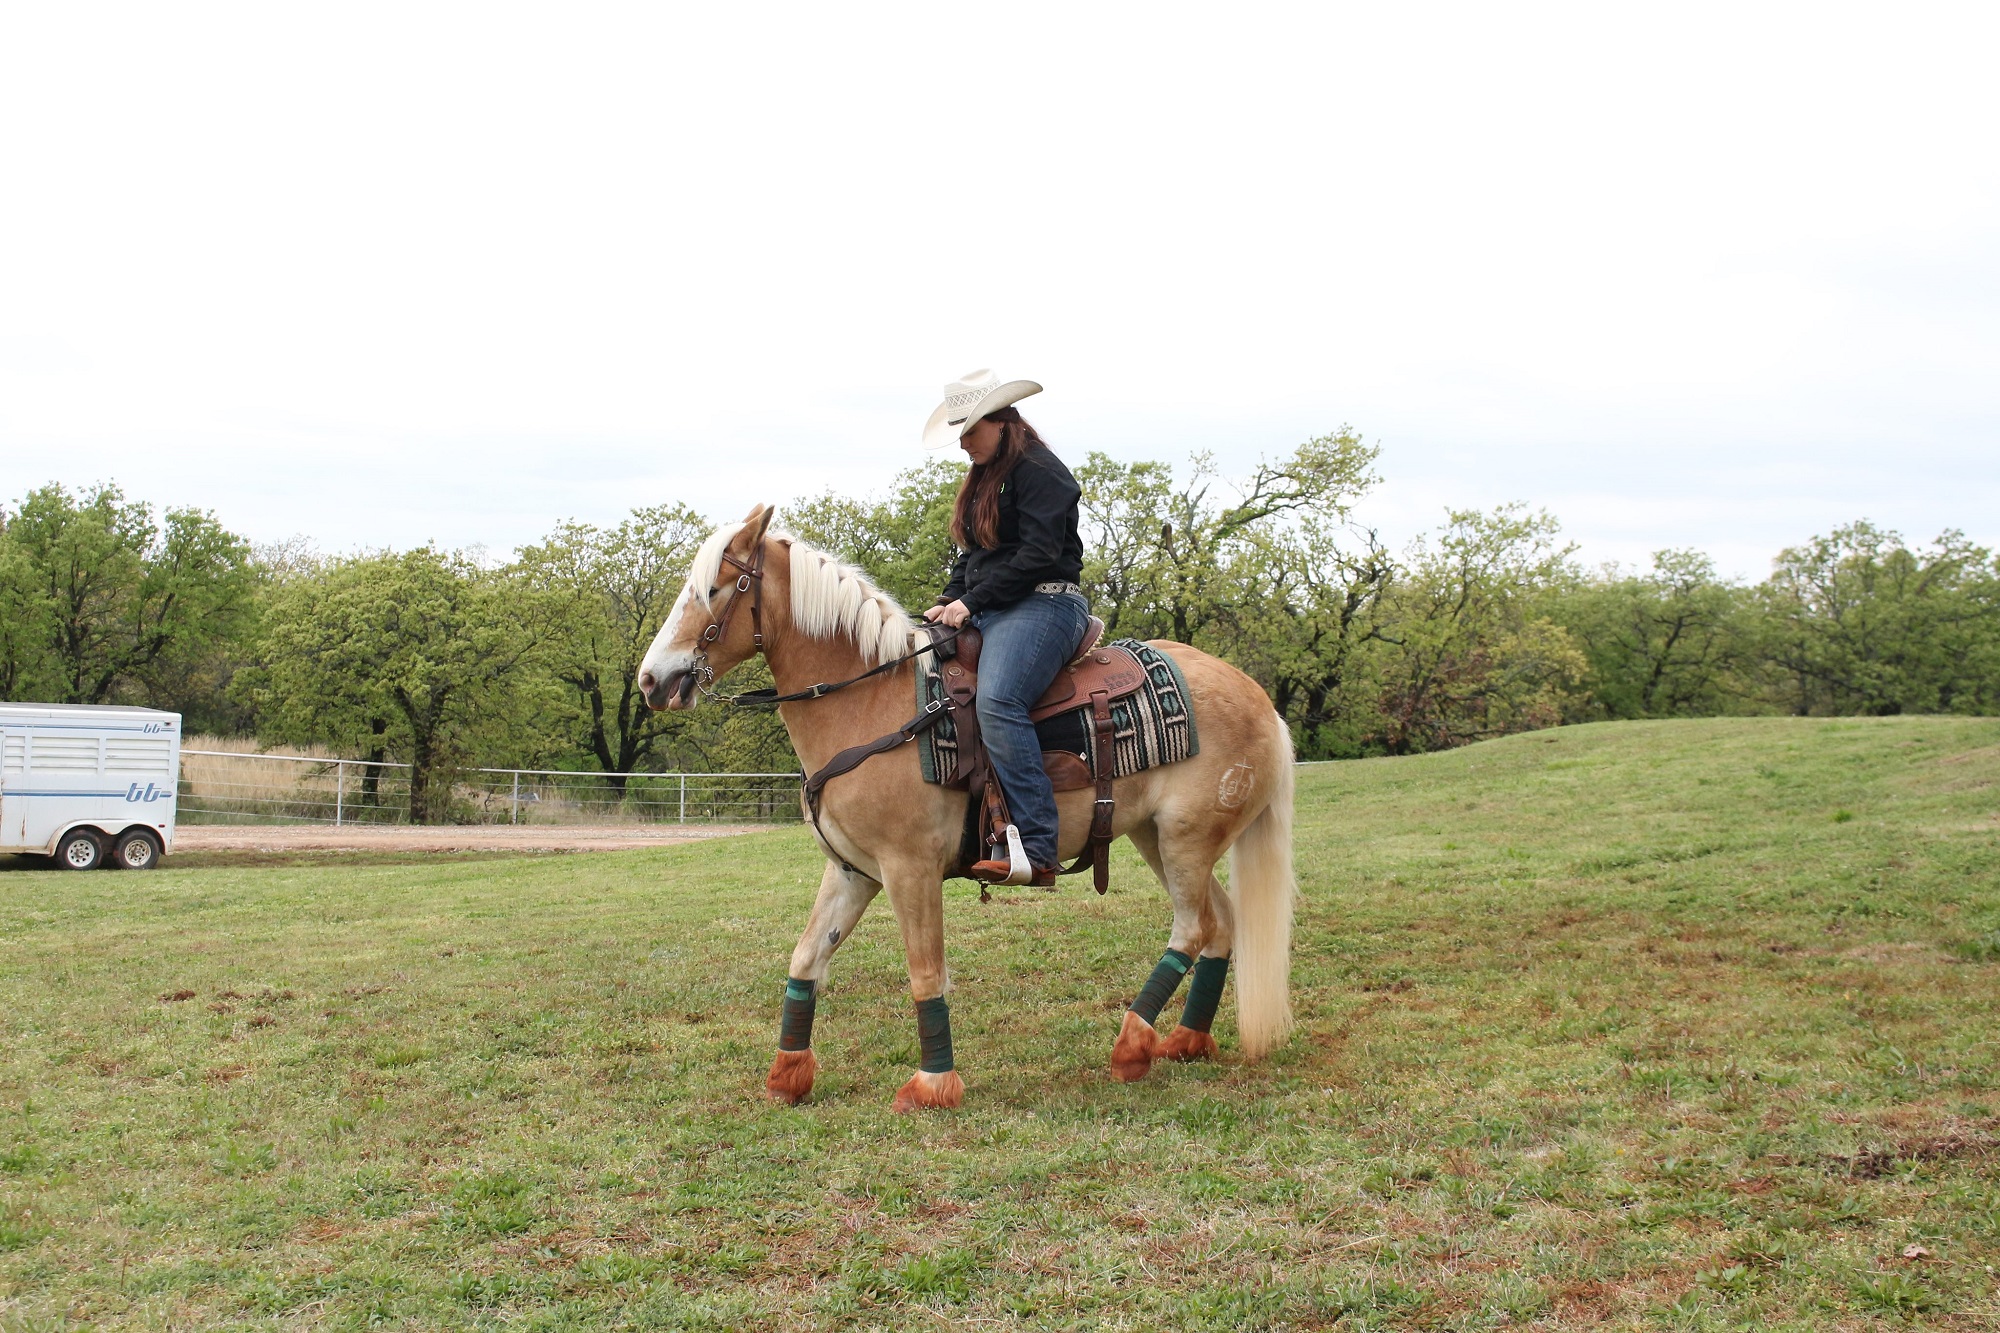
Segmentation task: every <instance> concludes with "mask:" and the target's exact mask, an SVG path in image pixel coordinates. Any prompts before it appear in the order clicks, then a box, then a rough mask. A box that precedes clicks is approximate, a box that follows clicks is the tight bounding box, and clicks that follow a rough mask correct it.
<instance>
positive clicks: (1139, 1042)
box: [1111, 1009, 1160, 1083]
mask: <svg viewBox="0 0 2000 1333" xmlns="http://www.w3.org/2000/svg"><path fill="white" fill-rule="evenodd" d="M1159 1049H1160V1034H1159V1033H1157V1032H1155V1031H1154V1030H1153V1025H1152V1024H1151V1023H1148V1022H1147V1021H1146V1020H1145V1019H1143V1018H1141V1017H1139V1015H1137V1014H1135V1013H1133V1012H1132V1011H1131V1010H1130V1009H1127V1010H1126V1011H1125V1023H1124V1026H1122V1027H1120V1028H1119V1029H1118V1042H1117V1044H1116V1045H1115V1046H1113V1047H1112V1048H1111V1077H1113V1078H1115V1079H1117V1080H1118V1081H1119V1082H1120V1083H1137V1082H1138V1081H1139V1080H1140V1079H1142V1078H1144V1077H1146V1071H1147V1070H1149V1069H1151V1068H1152V1067H1153V1057H1154V1056H1155V1054H1156V1053H1157V1052H1158V1051H1159Z"/></svg>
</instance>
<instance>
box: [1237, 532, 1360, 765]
mask: <svg viewBox="0 0 2000 1333" xmlns="http://www.w3.org/2000/svg"><path fill="white" fill-rule="evenodd" d="M1397 574H1398V566H1397V564H1396V560H1395V557H1394V556H1392V555H1391V554H1390V553H1389V551H1388V550H1387V549H1386V548H1385V547H1384V546H1383V544H1382V540H1381V536H1380V534H1378V533H1377V532H1376V531H1375V530H1374V529H1372V528H1367V527H1364V526H1361V525H1359V524H1356V523H1352V522H1341V521H1338V520H1329V519H1322V518H1319V517H1317V516H1309V517H1306V518H1303V519H1301V520H1300V521H1298V522H1297V523H1295V524H1289V525H1286V526H1283V527H1278V528H1275V529H1273V530H1272V531H1270V532H1269V533H1266V534H1263V535H1261V536H1259V537H1258V538H1257V539H1255V540H1253V541H1248V542H1245V543H1243V544H1242V545H1241V547H1240V549H1239V550H1238V552H1237V555H1236V558H1235V560H1234V561H1232V565H1231V568H1230V569H1229V571H1228V581H1229V582H1230V583H1231V584H1232V585H1234V586H1235V587H1236V588H1237V589H1238V590H1239V593H1240V595H1239V596H1237V597H1235V598H1233V599H1231V600H1230V601H1229V602H1227V603H1226V604H1225V605H1224V606H1223V608H1222V610H1221V612H1220V613H1219V614H1218V616H1217V618H1216V620H1215V621H1214V622H1213V623H1212V624H1211V626H1210V627H1209V629H1208V631H1207V632H1206V634H1205V636H1204V637H1205V639H1207V640H1208V641H1209V644H1210V646H1211V647H1213V648H1214V649H1215V651H1217V652H1218V653H1220V654H1221V655H1222V656H1224V657H1226V658H1227V659H1228V660H1229V661H1231V662H1233V663H1235V664H1236V665H1237V666H1239V667H1241V668H1242V669H1243V670H1245V671H1247V672H1249V673H1250V675H1251V676H1253V677H1254V678H1256V679H1257V680H1258V681H1259V682H1261V683H1262V684H1263V685H1264V687H1265V688H1266V689H1267V690H1268V691H1269V692H1270V695H1271V703H1272V706H1273V707H1275V708H1276V709H1277V710H1278V713H1279V715H1280V716H1281V717H1283V718H1284V719H1285V720H1286V722H1287V723H1289V724H1290V725H1291V728H1292V734H1293V739H1294V743H1295V745H1296V747H1297V750H1298V753H1299V756H1300V757H1301V758H1304V759H1338V758H1349V757H1352V756H1354V755H1357V754H1360V753H1362V752H1364V750H1365V748H1366V737H1367V735H1368V733H1369V732H1370V731H1371V730H1372V729H1373V727H1374V717H1375V714H1374V698H1373V696H1372V695H1371V693H1370V688H1369V687H1370V677H1369V674H1368V671H1367V651H1368V646H1369V645H1370V644H1371V643H1373V642H1374V640H1375V639H1376V637H1377V633H1378V630H1379V615H1380V610H1381V605H1382V599H1383V598H1384V597H1385V596H1387V595H1388V594H1389V592H1390V589H1391V586H1392V584H1393V583H1394V581H1395V579H1396V577H1397Z"/></svg>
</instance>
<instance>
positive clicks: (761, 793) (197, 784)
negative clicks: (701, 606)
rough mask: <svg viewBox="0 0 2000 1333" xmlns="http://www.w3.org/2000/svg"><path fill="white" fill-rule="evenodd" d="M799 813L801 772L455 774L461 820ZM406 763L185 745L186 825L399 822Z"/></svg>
mask: <svg viewBox="0 0 2000 1333" xmlns="http://www.w3.org/2000/svg"><path fill="white" fill-rule="evenodd" d="M798 817H799V775H798V774H797V773H571V772H565V771H561V770H556V769H534V768H476V769H471V770H468V771H466V772H462V773H459V774H457V775H455V778H454V783H453V788H452V800H451V819H452V821H453V822H454V823H461V824H759V823H779V822H789V821H791V820H794V819H797V818H798ZM409 818H410V766H409V765H408V764H392V763H386V762H384V763H371V762H369V761H367V760H363V759H321V758H311V757H306V756H299V755H281V754H238V753H234V752H230V751H224V750H182V751H181V777H180V792H179V803H178V819H179V820H180V822H182V823H186V824H293V823H298V824H335V825H343V824H404V823H408V822H409Z"/></svg>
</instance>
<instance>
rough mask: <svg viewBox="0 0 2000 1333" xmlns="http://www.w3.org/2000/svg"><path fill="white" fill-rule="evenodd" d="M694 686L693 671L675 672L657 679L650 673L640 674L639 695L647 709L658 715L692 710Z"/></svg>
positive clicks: (643, 672)
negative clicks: (671, 711)
mask: <svg viewBox="0 0 2000 1333" xmlns="http://www.w3.org/2000/svg"><path fill="white" fill-rule="evenodd" d="M694 684H695V681H694V672H692V671H673V672H669V673H668V674H667V675H665V676H663V677H655V676H654V675H653V673H652V672H650V671H642V672H640V673H639V695H640V697H641V698H643V699H644V700H645V701H646V707H648V708H650V709H652V710H653V711H654V712H656V713H660V712H665V711H666V710H668V709H675V710H678V709H682V708H692V707H693V706H694Z"/></svg>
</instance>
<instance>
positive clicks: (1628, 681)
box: [1548, 550, 1747, 720]
mask: <svg viewBox="0 0 2000 1333" xmlns="http://www.w3.org/2000/svg"><path fill="white" fill-rule="evenodd" d="M1746 600H1747V598H1746V594H1745V592H1744V590H1743V589H1742V588H1740V587H1738V586H1736V585H1733V584H1730V583H1728V582H1725V581H1724V580H1722V579H1719V578H1717V577H1716V573H1715V564H1714V562H1713V561H1711V560H1710V559H1709V558H1708V557H1707V556H1705V555H1703V554H1701V553H1700V552H1699V551H1686V550H1681V551H1659V552H1656V553H1655V554H1654V556H1653V567H1652V569H1651V570H1649V571H1647V572H1645V573H1635V574H1627V573H1624V572H1621V571H1619V570H1618V569H1616V568H1615V567H1614V568H1607V569H1606V570H1605V571H1603V573H1602V574H1600V575H1599V576H1598V577H1596V578H1590V579H1577V580H1574V581H1572V582H1570V583H1566V584H1562V585H1559V586H1558V587H1557V588H1556V589H1555V590H1554V592H1553V595H1552V597H1551V598H1550V600H1549V602H1548V611H1549V615H1550V617H1551V618H1552V619H1554V620H1555V621H1556V622H1557V623H1559V624H1561V625H1562V626H1563V627H1564V628H1565V629H1566V630H1568V631H1569V633H1570V636H1571V637H1572V638H1573V639H1575V641H1576V643H1577V645H1578V646H1579V647H1580V648H1581V649H1582V650H1583V655H1584V657H1585V659H1586V660H1587V661H1588V662H1589V664H1590V678H1589V680H1590V691H1589V696H1590V697H1589V700H1588V702H1587V703H1580V706H1579V708H1578V709H1577V717H1578V719H1579V720H1581V719H1583V718H1643V717H1691V716H1702V715H1712V714H1716V713H1722V712H1728V711H1732V710H1734V711H1741V709H1742V708H1743V706H1744V693H1745V691H1744V687H1743V685H1742V684H1741V682H1740V680H1739V679H1738V674H1737V668H1738V666H1739V663H1740V660H1741V657H1742V654H1743V651H1744V648H1745V646H1746V645H1745V637H1744V636H1745V633H1746V630H1747V625H1746V619H1747V614H1746V607H1745V602H1746Z"/></svg>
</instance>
